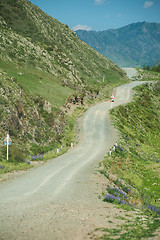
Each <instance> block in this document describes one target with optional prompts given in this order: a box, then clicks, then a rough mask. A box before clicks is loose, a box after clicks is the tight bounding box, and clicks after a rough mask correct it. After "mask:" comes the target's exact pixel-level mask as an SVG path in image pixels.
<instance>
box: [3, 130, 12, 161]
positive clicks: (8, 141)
mask: <svg viewBox="0 0 160 240" xmlns="http://www.w3.org/2000/svg"><path fill="white" fill-rule="evenodd" d="M11 144H12V140H11V138H10V136H9V134H7V137H6V138H5V140H4V145H7V161H8V155H9V145H11Z"/></svg>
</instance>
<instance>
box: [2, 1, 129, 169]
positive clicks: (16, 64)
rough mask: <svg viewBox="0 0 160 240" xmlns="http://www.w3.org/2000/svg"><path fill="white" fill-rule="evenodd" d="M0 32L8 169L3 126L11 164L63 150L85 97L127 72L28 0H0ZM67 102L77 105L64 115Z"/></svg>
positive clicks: (97, 94) (121, 79)
mask: <svg viewBox="0 0 160 240" xmlns="http://www.w3.org/2000/svg"><path fill="white" fill-rule="evenodd" d="M0 36H1V41H0V91H1V96H0V120H1V121H0V129H1V131H0V161H4V163H3V166H6V164H7V167H6V169H4V170H3V169H2V171H10V166H8V163H6V162H5V161H6V146H4V138H5V137H6V135H7V133H8V132H9V134H10V136H11V138H12V146H11V147H10V156H9V159H10V162H9V163H10V164H11V163H15V165H14V166H13V168H12V170H13V169H14V167H15V166H16V164H17V163H18V162H19V163H20V162H22V161H23V158H24V157H26V158H27V159H30V155H35V154H36V155H38V154H40V153H46V152H48V151H53V150H54V151H55V150H56V148H57V147H60V146H61V145H63V150H64V149H65V147H69V146H70V143H71V141H73V137H74V133H73V129H74V124H75V119H76V116H77V114H78V113H79V112H80V111H82V110H83V109H84V108H85V106H86V105H85V103H86V102H87V103H88V102H92V101H93V100H94V99H95V97H96V98H98V97H99V99H100V98H103V97H107V96H108V94H109V92H110V91H111V88H112V87H114V86H116V85H119V84H122V83H125V82H126V81H127V78H126V75H125V74H124V72H123V71H122V70H121V69H119V68H118V67H117V66H116V65H115V64H114V63H112V62H111V61H109V60H107V59H106V58H105V57H103V56H101V55H100V54H99V53H97V52H96V51H95V50H93V49H92V48H91V47H89V46H88V45H87V44H85V43H84V42H82V41H81V40H80V39H79V38H78V37H77V36H76V34H75V33H74V32H73V31H72V30H71V29H69V27H68V26H66V25H64V24H62V23H60V22H59V21H57V20H56V19H54V18H52V17H50V16H48V15H47V14H46V13H44V12H43V11H42V10H40V9H39V8H38V7H37V6H34V5H33V4H32V3H31V2H29V1H28V0H15V1H11V0H1V1H0ZM104 75H105V76H106V77H105V78H104V82H103V76H104ZM71 104H72V105H74V108H75V107H77V110H75V111H74V112H73V114H72V116H69V115H68V110H69V108H70V105H71ZM87 105H88V104H87ZM54 154H55V152H52V156H53V155H54ZM19 156H20V157H19ZM50 157H51V156H50ZM47 158H48V157H47ZM19 163H18V164H19ZM26 166H27V165H26ZM16 167H17V166H16Z"/></svg>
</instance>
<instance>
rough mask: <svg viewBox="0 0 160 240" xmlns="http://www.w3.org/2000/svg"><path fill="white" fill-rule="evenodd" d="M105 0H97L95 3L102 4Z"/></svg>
mask: <svg viewBox="0 0 160 240" xmlns="http://www.w3.org/2000/svg"><path fill="white" fill-rule="evenodd" d="M104 2H105V0H95V1H94V3H95V5H101V4H103V3H104Z"/></svg>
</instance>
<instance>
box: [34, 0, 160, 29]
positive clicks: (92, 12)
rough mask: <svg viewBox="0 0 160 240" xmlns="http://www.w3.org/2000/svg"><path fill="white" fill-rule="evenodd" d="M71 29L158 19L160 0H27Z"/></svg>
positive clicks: (104, 27) (115, 26)
mask: <svg viewBox="0 0 160 240" xmlns="http://www.w3.org/2000/svg"><path fill="white" fill-rule="evenodd" d="M30 1H31V2H32V3H33V4H34V5H37V6H38V7H39V8H41V9H42V10H43V11H44V12H46V13H48V14H49V15H50V16H52V17H54V18H56V19H57V20H59V21H60V22H61V23H64V24H67V25H68V26H69V27H70V28H71V29H72V30H77V29H85V30H96V31H103V30H107V29H111V28H113V29H116V28H120V27H123V26H126V25H128V24H130V23H135V22H143V21H146V22H157V23H160V0H148V1H146V0H30Z"/></svg>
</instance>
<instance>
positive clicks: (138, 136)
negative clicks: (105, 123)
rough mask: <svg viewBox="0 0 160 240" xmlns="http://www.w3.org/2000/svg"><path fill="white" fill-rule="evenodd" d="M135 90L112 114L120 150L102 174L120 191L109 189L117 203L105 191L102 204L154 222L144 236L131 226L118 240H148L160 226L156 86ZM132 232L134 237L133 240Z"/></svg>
mask: <svg viewBox="0 0 160 240" xmlns="http://www.w3.org/2000/svg"><path fill="white" fill-rule="evenodd" d="M136 89H137V94H136V96H135V98H134V101H133V102H132V103H129V104H127V105H123V106H119V107H118V108H115V109H112V110H111V116H112V120H113V121H114V125H115V126H116V128H117V129H118V130H119V132H120V136H121V138H120V140H119V142H118V145H119V146H120V147H121V148H122V149H123V150H122V149H120V148H119V147H116V150H115V151H112V155H111V156H110V155H108V156H107V157H105V159H104V161H103V166H104V169H103V170H101V173H103V174H104V175H105V176H106V177H107V178H108V179H109V180H110V184H111V183H112V184H111V186H112V188H113V186H114V188H115V189H119V190H114V191H113V190H112V189H111V190H112V194H113V195H114V196H116V197H119V198H120V199H119V198H118V200H117V199H116V200H114V198H112V197H108V194H110V191H111V190H109V191H108V190H107V189H106V194H107V195H106V196H107V197H106V198H105V201H109V202H113V203H114V204H117V203H118V205H119V206H121V207H123V208H124V207H127V208H128V210H131V209H134V208H139V209H140V210H141V211H143V212H144V213H146V214H149V215H151V216H152V217H153V218H152V220H150V222H148V225H147V228H148V230H147V231H146V233H145V232H144V231H143V228H142V225H141V224H137V225H136V224H135V226H132V227H133V229H134V231H132V230H131V229H129V228H127V233H126V234H124V235H122V237H121V238H118V239H141V238H142V237H148V236H150V233H152V232H153V231H154V229H155V228H157V227H158V226H160V222H159V221H157V220H156V219H157V218H156V216H157V214H158V215H159V214H160V201H158V199H159V198H160V191H159V188H160V175H159V169H160V159H159V156H160V149H159V142H160V133H159V117H160V111H159V82H157V83H155V84H149V85H144V86H140V87H138V88H136ZM112 175H113V176H114V178H112ZM109 188H110V185H109V186H108V189H109ZM118 191H121V192H123V194H125V196H126V198H125V201H123V203H122V200H124V198H122V197H121V195H122V196H123V194H119V192H118ZM121 203H122V204H121ZM127 205H129V206H130V207H128V206H127ZM126 210H127V209H126ZM152 221H153V222H154V224H155V226H154V224H152ZM151 228H152V229H151ZM135 231H136V233H137V235H135V236H136V237H135V238H134V237H133V236H134V233H135ZM145 234H146V235H145ZM127 237H128V238H127ZM102 239H109V238H107V237H106V238H105V237H104V238H102Z"/></svg>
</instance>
